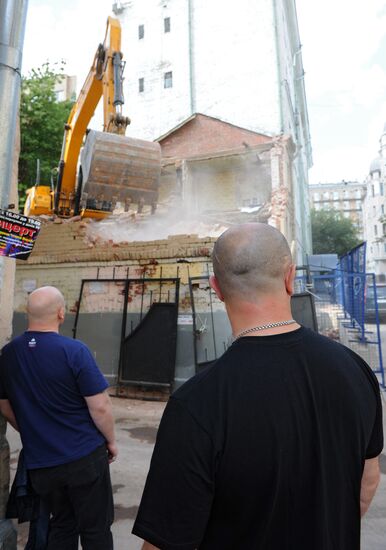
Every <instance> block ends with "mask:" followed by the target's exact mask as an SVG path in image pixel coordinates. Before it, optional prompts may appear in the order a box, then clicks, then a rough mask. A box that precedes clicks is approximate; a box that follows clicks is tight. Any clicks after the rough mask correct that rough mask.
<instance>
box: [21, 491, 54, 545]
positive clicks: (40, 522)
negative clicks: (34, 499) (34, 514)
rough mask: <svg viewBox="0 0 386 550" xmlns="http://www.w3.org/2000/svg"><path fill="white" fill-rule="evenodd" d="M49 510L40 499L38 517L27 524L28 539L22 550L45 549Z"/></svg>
mask: <svg viewBox="0 0 386 550" xmlns="http://www.w3.org/2000/svg"><path fill="white" fill-rule="evenodd" d="M49 523H50V511H49V510H48V508H47V507H46V505H45V504H44V502H43V501H42V500H41V499H40V507H39V517H38V518H37V519H32V520H31V521H30V524H29V532H28V541H27V545H26V547H25V548H24V550H47V540H48V528H49Z"/></svg>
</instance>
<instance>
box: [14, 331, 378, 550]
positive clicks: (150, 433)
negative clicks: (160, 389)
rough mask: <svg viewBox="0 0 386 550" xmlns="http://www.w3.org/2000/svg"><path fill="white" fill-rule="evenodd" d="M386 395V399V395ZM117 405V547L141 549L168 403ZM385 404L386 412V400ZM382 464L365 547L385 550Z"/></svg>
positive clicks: (21, 538)
mask: <svg viewBox="0 0 386 550" xmlns="http://www.w3.org/2000/svg"><path fill="white" fill-rule="evenodd" d="M385 328H386V327H385ZM385 356H386V354H385ZM384 397H385V398H386V394H384ZM113 405H114V414H115V418H116V426H117V438H118V444H119V448H120V456H119V459H118V460H117V461H116V462H115V463H114V464H113V465H112V483H113V489H114V498H115V515H116V521H115V523H114V528H113V532H114V541H115V549H116V550H139V549H140V548H141V541H140V540H139V539H138V538H137V537H135V536H134V535H132V534H131V528H132V525H133V521H134V518H135V516H136V512H137V509H138V503H139V500H140V497H141V493H142V488H143V485H144V482H145V478H146V474H147V470H148V467H149V462H150V458H151V453H152V449H153V445H154V442H155V436H156V432H157V427H158V423H159V419H160V417H161V414H162V411H163V409H164V406H165V404H164V403H154V402H144V401H135V400H127V399H118V398H114V399H113ZM384 405H385V407H384V412H385V411H386V399H384ZM385 426H386V418H385ZM7 436H8V440H9V444H10V449H11V469H12V472H14V471H15V469H16V463H17V455H18V452H19V450H20V439H19V436H18V434H17V432H15V431H14V430H13V429H12V428H8V433H7ZM381 466H382V481H381V485H380V488H379V490H378V493H377V495H376V497H375V499H374V502H373V504H372V506H371V508H370V510H369V512H368V514H367V516H366V518H365V520H364V521H363V529H362V532H363V542H362V550H385V547H386V544H385V536H386V451H385V454H383V455H382V457H381ZM27 530H28V525H27V524H23V525H21V526H18V549H19V550H22V549H24V546H25V542H26V533H27Z"/></svg>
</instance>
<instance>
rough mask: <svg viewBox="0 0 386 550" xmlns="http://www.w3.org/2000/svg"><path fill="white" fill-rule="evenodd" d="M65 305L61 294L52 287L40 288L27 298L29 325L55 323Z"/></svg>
mask: <svg viewBox="0 0 386 550" xmlns="http://www.w3.org/2000/svg"><path fill="white" fill-rule="evenodd" d="M64 308H65V303H64V298H63V294H62V293H61V292H60V290H58V289H57V288H55V287H54V286H42V287H40V288H37V289H36V290H34V291H33V292H31V294H30V295H29V296H28V302H27V313H28V321H29V323H30V324H31V323H38V324H48V325H49V324H51V323H56V322H57V320H58V315H59V314H60V312H61V311H62V310H63V313H64Z"/></svg>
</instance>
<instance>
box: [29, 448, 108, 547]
mask: <svg viewBox="0 0 386 550" xmlns="http://www.w3.org/2000/svg"><path fill="white" fill-rule="evenodd" d="M29 474H30V479H31V483H32V487H33V488H34V490H35V491H36V492H37V494H38V495H39V496H40V497H41V499H42V500H43V502H44V504H45V505H46V506H47V507H48V509H49V510H50V511H51V514H52V515H51V520H50V528H49V535H48V546H47V550H78V540H79V537H80V542H81V544H82V548H83V550H112V549H113V538H112V534H111V530H110V527H111V524H112V523H113V520H114V507H113V493H112V488H111V481H110V469H109V464H108V459H107V452H106V447H105V446H104V445H103V446H102V447H99V448H98V449H96V451H94V452H92V453H91V454H90V455H88V456H85V457H83V458H81V459H79V460H76V461H74V462H70V463H68V464H62V465H60V466H54V467H52V468H40V469H38V470H30V472H29Z"/></svg>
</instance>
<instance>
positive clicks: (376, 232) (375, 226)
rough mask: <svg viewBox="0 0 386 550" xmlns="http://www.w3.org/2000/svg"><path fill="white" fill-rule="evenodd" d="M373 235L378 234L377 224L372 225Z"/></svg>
mask: <svg viewBox="0 0 386 550" xmlns="http://www.w3.org/2000/svg"><path fill="white" fill-rule="evenodd" d="M374 235H375V236H377V235H378V226H377V225H374Z"/></svg>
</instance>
